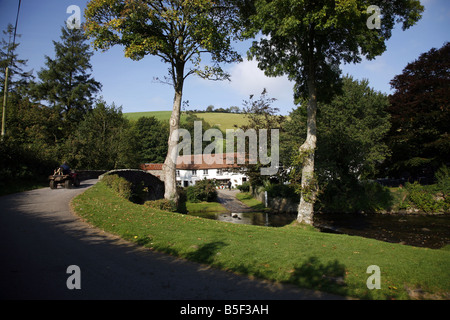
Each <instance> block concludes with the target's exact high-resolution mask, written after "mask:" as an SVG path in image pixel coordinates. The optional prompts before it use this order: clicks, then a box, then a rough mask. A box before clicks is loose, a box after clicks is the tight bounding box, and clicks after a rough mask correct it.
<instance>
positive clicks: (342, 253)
mask: <svg viewBox="0 0 450 320" xmlns="http://www.w3.org/2000/svg"><path fill="white" fill-rule="evenodd" d="M72 205H73V208H74V210H75V212H76V213H77V214H78V215H80V216H81V217H82V218H84V219H85V220H86V221H87V222H89V223H91V224H92V225H94V226H96V227H98V228H101V229H103V230H105V231H107V232H110V233H113V234H116V235H119V236H120V237H122V238H124V239H127V240H130V241H133V242H136V243H138V244H139V245H142V246H145V247H147V248H150V249H151V250H156V251H160V252H165V253H169V254H172V255H175V256H179V257H182V258H186V259H190V260H193V261H197V262H201V263H206V264H209V265H211V266H213V267H216V268H220V269H224V270H229V271H233V272H236V273H240V274H244V275H247V276H252V277H257V278H262V279H269V280H272V281H279V282H286V283H292V284H295V285H298V286H301V287H306V288H312V289H317V290H322V291H327V292H332V293H336V294H340V295H346V296H352V297H358V298H370V299H390V298H393V299H408V298H409V295H408V291H407V290H408V289H417V288H420V289H421V292H423V294H422V297H425V298H426V297H428V298H439V297H440V296H442V295H445V294H448V293H449V291H450V273H449V272H448V269H449V266H450V251H448V250H433V249H427V248H417V247H412V246H406V245H401V244H391V243H386V242H382V241H377V240H373V239H366V238H362V237H356V236H348V235H338V234H327V233H321V232H318V231H317V230H315V229H314V228H311V227H305V226H299V225H294V224H292V225H288V226H285V227H282V228H269V227H259V226H252V225H242V224H232V223H227V222H221V221H215V220H209V219H203V218H199V217H195V216H191V215H183V214H178V213H170V212H165V211H159V210H155V209H151V208H148V207H146V206H141V205H137V204H133V203H131V202H128V201H126V200H124V199H122V198H119V197H118V196H116V195H115V194H114V193H113V192H112V191H111V190H110V189H109V188H108V187H106V186H105V185H103V184H102V183H98V184H97V185H95V186H94V187H92V188H90V189H89V190H87V191H86V192H85V193H84V194H82V195H80V196H78V197H76V198H75V199H74V200H73V202H72ZM370 265H377V266H379V267H380V270H381V289H380V290H376V289H375V290H369V289H368V288H367V286H366V281H367V278H368V277H369V276H370V274H367V273H366V270H367V267H368V266H370ZM447 298H448V296H447Z"/></svg>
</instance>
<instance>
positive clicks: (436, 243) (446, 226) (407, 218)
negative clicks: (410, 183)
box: [208, 212, 450, 249]
mask: <svg viewBox="0 0 450 320" xmlns="http://www.w3.org/2000/svg"><path fill="white" fill-rule="evenodd" d="M208 218H210V219H215V220H221V221H225V222H231V223H240V224H251V225H258V226H267V227H282V226H284V225H287V224H289V223H291V222H292V221H294V220H295V219H296V214H287V213H286V214H275V213H261V212H246V213H220V214H209V215H208ZM314 226H315V227H317V228H318V229H319V230H321V231H322V232H329V233H342V234H348V235H354V236H361V237H366V238H373V239H377V240H381V241H386V242H392V243H402V244H406V245H411V246H417V247H426V248H433V249H439V248H442V247H443V246H445V245H447V244H450V215H449V214H445V215H413V214H344V213H339V214H336V213H335V214H320V213H318V214H315V215H314Z"/></svg>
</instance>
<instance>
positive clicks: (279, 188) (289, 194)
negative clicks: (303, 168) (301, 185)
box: [265, 183, 300, 200]
mask: <svg viewBox="0 0 450 320" xmlns="http://www.w3.org/2000/svg"><path fill="white" fill-rule="evenodd" d="M265 191H267V195H268V196H269V197H270V198H284V199H291V200H298V199H299V198H300V196H299V195H298V194H297V193H296V192H295V188H294V186H293V185H290V184H279V183H268V184H266V186H265Z"/></svg>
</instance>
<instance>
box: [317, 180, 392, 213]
mask: <svg viewBox="0 0 450 320" xmlns="http://www.w3.org/2000/svg"><path fill="white" fill-rule="evenodd" d="M393 201H394V199H393V196H392V194H391V192H390V190H389V188H387V187H383V186H382V185H380V184H378V183H376V182H372V181H351V180H349V181H345V182H343V181H330V182H328V184H327V185H326V186H324V187H323V190H322V192H321V193H320V194H319V201H317V202H316V204H317V207H318V210H319V211H324V212H343V213H357V212H361V211H363V212H371V213H374V212H380V211H387V210H390V209H391V208H392V205H393Z"/></svg>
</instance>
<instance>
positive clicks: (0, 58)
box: [0, 24, 32, 93]
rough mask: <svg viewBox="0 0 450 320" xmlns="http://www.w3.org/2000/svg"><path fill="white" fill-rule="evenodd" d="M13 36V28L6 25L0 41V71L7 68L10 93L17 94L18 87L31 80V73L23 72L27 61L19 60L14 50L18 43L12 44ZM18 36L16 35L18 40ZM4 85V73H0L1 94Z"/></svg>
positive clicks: (10, 25)
mask: <svg viewBox="0 0 450 320" xmlns="http://www.w3.org/2000/svg"><path fill="white" fill-rule="evenodd" d="M13 34H14V26H13V25H12V24H8V26H7V28H6V30H3V35H4V37H3V38H2V41H1V47H0V70H6V67H8V66H9V84H8V89H9V91H10V92H17V91H18V88H19V87H20V86H23V85H26V84H28V82H29V81H30V80H31V79H32V72H31V71H24V68H25V67H26V65H27V60H24V59H19V57H18V54H17V53H16V50H17V48H18V46H19V45H20V44H19V43H17V42H16V43H13V41H12V37H13ZM20 36H21V35H20V34H16V37H17V38H20ZM4 85H5V73H3V72H1V73H0V91H1V92H2V93H3V91H4V89H5V88H4Z"/></svg>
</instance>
